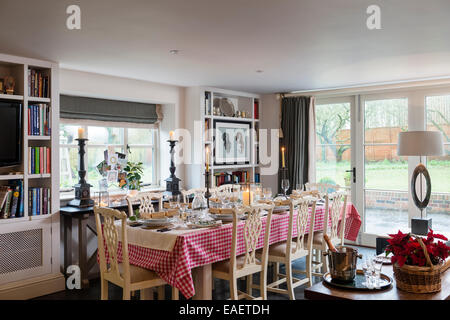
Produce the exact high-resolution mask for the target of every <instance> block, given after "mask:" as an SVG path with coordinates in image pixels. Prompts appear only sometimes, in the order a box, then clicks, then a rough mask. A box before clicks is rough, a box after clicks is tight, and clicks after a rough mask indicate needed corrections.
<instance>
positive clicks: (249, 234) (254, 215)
mask: <svg viewBox="0 0 450 320" xmlns="http://www.w3.org/2000/svg"><path fill="white" fill-rule="evenodd" d="M273 208H274V205H273V204H255V205H252V206H246V207H240V208H235V209H234V210H233V234H232V242H231V258H230V261H231V264H230V268H231V269H232V270H237V266H236V252H237V239H238V232H237V230H238V224H239V217H240V216H241V215H242V214H244V213H246V214H247V219H246V220H245V222H244V227H243V238H244V245H245V258H244V264H243V265H242V266H241V268H242V269H244V268H246V267H248V266H253V265H256V264H257V259H256V249H257V245H258V240H259V237H260V235H261V232H262V225H263V223H262V220H261V215H260V214H261V211H263V210H266V211H267V212H268V213H267V219H266V230H265V236H264V249H263V261H262V262H261V263H262V265H264V264H265V263H266V260H267V253H268V250H267V249H268V246H269V235H270V225H271V221H272V211H273Z"/></svg>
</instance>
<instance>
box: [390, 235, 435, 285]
mask: <svg viewBox="0 0 450 320" xmlns="http://www.w3.org/2000/svg"><path fill="white" fill-rule="evenodd" d="M417 241H418V242H419V244H420V246H421V247H422V250H423V252H424V253H425V258H426V259H427V266H426V267H418V266H409V265H406V264H405V265H403V266H402V267H399V266H398V264H397V263H394V265H393V267H394V277H395V281H396V283H397V288H399V289H401V290H404V291H407V292H411V293H431V292H438V291H441V271H442V270H441V265H438V266H435V265H433V264H432V263H431V260H430V256H429V255H428V251H427V248H426V247H425V245H424V243H423V241H422V239H421V238H419V237H417Z"/></svg>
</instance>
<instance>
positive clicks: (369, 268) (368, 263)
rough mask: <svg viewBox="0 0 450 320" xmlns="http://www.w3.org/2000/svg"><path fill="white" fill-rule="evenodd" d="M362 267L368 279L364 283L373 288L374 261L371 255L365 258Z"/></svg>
mask: <svg viewBox="0 0 450 320" xmlns="http://www.w3.org/2000/svg"><path fill="white" fill-rule="evenodd" d="M362 269H363V271H364V277H365V280H366V281H365V282H364V283H363V285H365V286H366V287H367V288H369V289H373V263H372V259H371V258H370V257H366V258H365V260H364V262H363V264H362Z"/></svg>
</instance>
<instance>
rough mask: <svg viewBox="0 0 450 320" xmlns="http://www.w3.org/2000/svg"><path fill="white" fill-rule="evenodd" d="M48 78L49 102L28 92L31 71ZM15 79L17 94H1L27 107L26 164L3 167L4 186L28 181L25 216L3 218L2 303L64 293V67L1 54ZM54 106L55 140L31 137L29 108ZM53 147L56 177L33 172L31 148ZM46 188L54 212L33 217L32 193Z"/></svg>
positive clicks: (1, 69) (2, 67)
mask: <svg viewBox="0 0 450 320" xmlns="http://www.w3.org/2000/svg"><path fill="white" fill-rule="evenodd" d="M29 69H35V70H38V71H40V72H42V73H43V74H45V75H48V76H49V78H50V80H49V82H50V95H49V97H48V98H37V97H32V96H30V95H29V94H28V81H29V79H28V70H29ZM5 76H12V77H13V78H14V79H15V82H16V86H15V92H14V94H13V95H8V94H0V100H1V101H9V102H18V103H20V104H22V121H23V122H22V129H23V131H22V139H23V150H22V161H21V163H20V165H17V166H14V167H6V168H5V167H3V168H0V185H8V180H16V179H19V180H22V181H23V186H24V216H23V217H20V218H10V219H0V299H8V298H13V299H14V298H16V299H17V298H31V297H34V296H39V295H43V294H48V293H51V292H55V291H59V290H63V289H64V277H63V275H62V274H61V272H60V262H59V260H60V236H59V234H60V226H59V141H58V140H59V132H58V131H59V85H58V83H59V81H58V64H57V63H54V62H49V61H41V60H36V59H30V58H22V57H16V56H11V55H5V54H0V78H4V77H5ZM33 104H47V105H49V106H50V111H51V112H50V115H51V116H50V122H51V135H50V136H30V135H28V106H29V105H33ZM33 146H36V147H37V146H42V147H50V148H51V173H50V174H39V175H34V174H28V147H33ZM32 187H45V188H49V189H50V193H51V213H50V214H47V215H39V216H33V215H31V213H30V212H28V190H29V188H32Z"/></svg>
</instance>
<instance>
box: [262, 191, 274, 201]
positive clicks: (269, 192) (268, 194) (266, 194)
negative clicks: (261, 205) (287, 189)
mask: <svg viewBox="0 0 450 320" xmlns="http://www.w3.org/2000/svg"><path fill="white" fill-rule="evenodd" d="M263 194H264V199H266V200H270V199H271V198H272V189H271V188H264V189H263Z"/></svg>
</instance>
